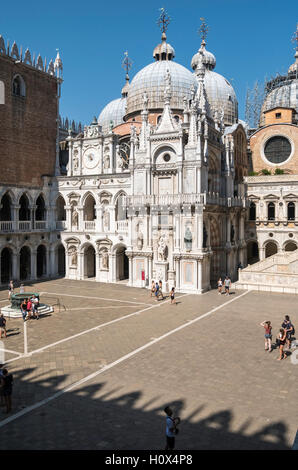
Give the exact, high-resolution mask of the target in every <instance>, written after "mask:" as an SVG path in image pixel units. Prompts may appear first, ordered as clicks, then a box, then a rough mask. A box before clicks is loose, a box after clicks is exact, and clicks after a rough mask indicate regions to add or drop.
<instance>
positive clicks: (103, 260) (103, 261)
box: [101, 250, 109, 269]
mask: <svg viewBox="0 0 298 470" xmlns="http://www.w3.org/2000/svg"><path fill="white" fill-rule="evenodd" d="M101 266H102V268H104V269H108V268H109V256H108V252H107V251H106V250H105V251H103V253H102V258H101Z"/></svg>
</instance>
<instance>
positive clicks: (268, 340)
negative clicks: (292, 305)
mask: <svg viewBox="0 0 298 470" xmlns="http://www.w3.org/2000/svg"><path fill="white" fill-rule="evenodd" d="M260 325H261V326H263V327H264V328H265V335H264V336H265V351H269V352H271V351H272V326H271V322H270V321H263V322H262V323H260Z"/></svg>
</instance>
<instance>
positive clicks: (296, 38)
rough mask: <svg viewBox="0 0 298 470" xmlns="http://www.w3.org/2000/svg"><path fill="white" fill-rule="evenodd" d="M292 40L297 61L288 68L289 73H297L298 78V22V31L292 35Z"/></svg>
mask: <svg viewBox="0 0 298 470" xmlns="http://www.w3.org/2000/svg"><path fill="white" fill-rule="evenodd" d="M292 42H293V43H294V44H295V43H296V44H295V47H294V49H295V56H294V57H295V62H294V63H293V64H292V65H291V66H290V68H289V70H288V73H289V74H292V73H295V75H296V78H297V75H298V23H297V25H296V31H295V33H294V35H293V37H292Z"/></svg>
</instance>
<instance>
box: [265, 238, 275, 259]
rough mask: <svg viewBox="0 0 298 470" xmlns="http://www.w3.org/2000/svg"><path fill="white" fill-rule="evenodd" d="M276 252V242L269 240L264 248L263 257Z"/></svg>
mask: <svg viewBox="0 0 298 470" xmlns="http://www.w3.org/2000/svg"><path fill="white" fill-rule="evenodd" d="M276 253H277V244H276V243H274V242H269V243H267V245H266V248H265V258H268V257H269V256H272V255H275V254H276Z"/></svg>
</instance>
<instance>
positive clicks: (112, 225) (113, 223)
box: [109, 206, 117, 233]
mask: <svg viewBox="0 0 298 470" xmlns="http://www.w3.org/2000/svg"><path fill="white" fill-rule="evenodd" d="M109 213H110V232H112V233H115V232H116V225H117V224H116V218H115V217H116V210H115V206H110V207H109Z"/></svg>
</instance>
